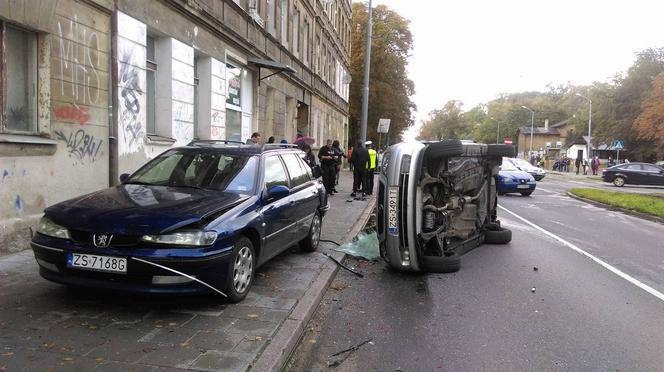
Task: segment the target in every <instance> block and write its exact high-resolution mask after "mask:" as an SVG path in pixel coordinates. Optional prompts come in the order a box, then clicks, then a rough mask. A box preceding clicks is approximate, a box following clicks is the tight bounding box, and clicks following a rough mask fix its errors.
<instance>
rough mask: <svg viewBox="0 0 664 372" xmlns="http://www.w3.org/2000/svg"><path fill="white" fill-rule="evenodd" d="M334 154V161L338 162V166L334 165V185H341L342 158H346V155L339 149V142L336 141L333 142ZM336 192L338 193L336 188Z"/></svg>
mask: <svg viewBox="0 0 664 372" xmlns="http://www.w3.org/2000/svg"><path fill="white" fill-rule="evenodd" d="M332 152H333V153H334V160H335V161H336V164H335V165H334V185H335V186H336V185H338V184H339V171H340V170H341V158H345V157H346V154H344V152H343V150H342V149H341V148H340V147H339V141H338V140H334V142H332ZM334 192H337V190H336V188H335V189H334Z"/></svg>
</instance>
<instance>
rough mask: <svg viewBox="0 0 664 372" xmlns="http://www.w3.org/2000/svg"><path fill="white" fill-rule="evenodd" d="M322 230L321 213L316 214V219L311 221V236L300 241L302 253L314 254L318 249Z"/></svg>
mask: <svg viewBox="0 0 664 372" xmlns="http://www.w3.org/2000/svg"><path fill="white" fill-rule="evenodd" d="M320 230H321V219H320V213H318V212H316V213H315V214H314V219H313V220H312V221H311V227H309V234H308V235H307V237H306V238H304V239H303V240H302V241H300V249H302V251H304V252H313V251H315V250H316V249H318V243H320Z"/></svg>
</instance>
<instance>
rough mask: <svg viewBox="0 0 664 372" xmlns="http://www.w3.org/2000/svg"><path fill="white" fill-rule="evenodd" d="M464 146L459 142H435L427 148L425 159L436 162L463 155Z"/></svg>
mask: <svg viewBox="0 0 664 372" xmlns="http://www.w3.org/2000/svg"><path fill="white" fill-rule="evenodd" d="M462 153H463V145H462V144H461V141H459V140H442V141H439V142H434V143H432V144H430V145H429V146H428V147H427V150H426V152H425V154H424V157H425V159H426V160H427V161H435V160H438V159H440V158H448V157H451V156H457V155H461V154H462Z"/></svg>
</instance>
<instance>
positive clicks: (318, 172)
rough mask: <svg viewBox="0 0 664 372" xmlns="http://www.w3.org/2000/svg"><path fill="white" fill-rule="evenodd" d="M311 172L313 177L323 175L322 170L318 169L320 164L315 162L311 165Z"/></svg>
mask: <svg viewBox="0 0 664 372" xmlns="http://www.w3.org/2000/svg"><path fill="white" fill-rule="evenodd" d="M311 174H312V175H313V176H314V178H320V177H321V176H322V175H323V172H322V171H321V170H320V165H318V164H316V165H314V166H313V167H311Z"/></svg>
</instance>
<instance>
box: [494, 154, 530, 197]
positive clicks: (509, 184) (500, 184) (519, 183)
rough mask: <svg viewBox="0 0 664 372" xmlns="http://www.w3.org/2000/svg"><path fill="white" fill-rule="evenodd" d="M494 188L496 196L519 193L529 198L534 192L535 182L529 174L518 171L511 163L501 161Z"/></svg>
mask: <svg viewBox="0 0 664 372" xmlns="http://www.w3.org/2000/svg"><path fill="white" fill-rule="evenodd" d="M496 187H497V189H498V195H505V194H508V193H520V194H521V195H523V196H530V194H532V193H533V191H535V188H536V187H537V182H535V178H534V177H533V176H532V175H531V174H530V173H526V172H524V171H522V170H519V169H518V168H517V167H516V166H515V165H514V164H513V163H512V162H511V161H503V164H502V165H501V166H500V171H499V172H498V175H496Z"/></svg>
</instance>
